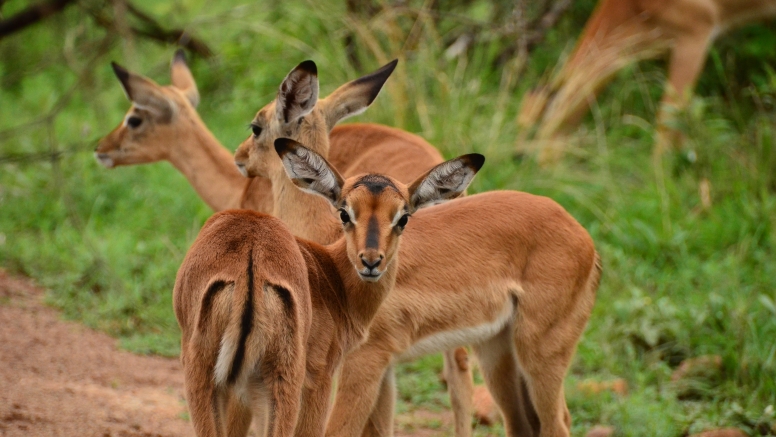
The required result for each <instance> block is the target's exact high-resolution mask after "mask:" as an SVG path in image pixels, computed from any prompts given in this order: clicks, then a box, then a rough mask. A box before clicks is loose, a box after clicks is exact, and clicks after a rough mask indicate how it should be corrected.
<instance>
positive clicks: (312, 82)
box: [276, 71, 318, 123]
mask: <svg viewBox="0 0 776 437" xmlns="http://www.w3.org/2000/svg"><path fill="white" fill-rule="evenodd" d="M317 102H318V77H317V76H315V75H313V74H309V73H302V72H298V71H292V72H291V73H289V74H288V76H287V77H286V78H285V80H283V83H282V84H281V85H280V91H279V92H278V97H277V102H276V108H277V115H278V118H280V119H281V120H283V121H284V122H286V123H291V122H292V121H295V120H297V119H299V118H300V117H304V116H305V115H307V114H309V113H310V112H311V111H312V110H313V108H315V104H316V103H317Z"/></svg>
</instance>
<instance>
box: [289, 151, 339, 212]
mask: <svg viewBox="0 0 776 437" xmlns="http://www.w3.org/2000/svg"><path fill="white" fill-rule="evenodd" d="M275 151H276V152H277V153H278V155H279V156H280V160H281V161H282V162H283V167H284V168H285V169H286V174H288V177H289V178H291V181H293V182H294V185H296V186H297V187H299V188H300V189H301V190H302V191H306V192H308V193H313V194H317V195H319V196H323V197H325V198H326V199H327V200H328V201H329V202H330V203H331V204H332V205H335V206H336V205H337V202H338V201H339V200H340V194H341V193H342V185H343V184H344V180H343V179H342V176H340V174H339V173H338V172H337V170H335V169H334V168H333V167H332V166H331V164H329V163H328V162H327V161H326V159H324V157H323V156H321V155H319V154H317V153H315V152H313V151H312V150H310V149H308V148H307V147H304V146H302V145H301V144H299V143H297V142H296V141H294V140H291V139H288V138H278V139H276V140H275Z"/></svg>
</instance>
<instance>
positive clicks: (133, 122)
mask: <svg viewBox="0 0 776 437" xmlns="http://www.w3.org/2000/svg"><path fill="white" fill-rule="evenodd" d="M142 123H143V119H142V118H140V117H135V116H134V115H133V116H131V117H129V118H128V119H127V126H129V127H131V128H132V129H136V128H137V127H138V126H140V125H141V124H142Z"/></svg>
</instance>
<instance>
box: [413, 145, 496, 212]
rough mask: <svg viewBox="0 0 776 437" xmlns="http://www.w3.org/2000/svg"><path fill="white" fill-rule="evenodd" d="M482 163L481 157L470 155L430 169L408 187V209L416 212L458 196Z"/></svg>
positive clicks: (483, 160)
mask: <svg viewBox="0 0 776 437" xmlns="http://www.w3.org/2000/svg"><path fill="white" fill-rule="evenodd" d="M484 163H485V157H484V156H483V155H480V154H479V153H470V154H468V155H463V156H459V157H458V158H455V159H451V160H449V161H446V162H443V163H441V164H439V165H437V166H436V167H434V168H432V169H431V170H429V171H428V172H427V173H426V174H425V175H423V176H421V177H419V178H418V179H416V180H415V182H413V183H412V184H411V185H410V187H409V192H410V208H411V209H412V211H416V210H418V209H420V208H425V207H427V206H431V205H436V204H438V203H442V202H446V201H448V200H451V199H455V198H456V197H458V196H460V195H461V194H463V192H464V191H466V187H468V186H469V184H470V183H471V181H472V179H474V175H476V174H477V172H478V171H479V170H480V169H481V168H482V165H483V164H484Z"/></svg>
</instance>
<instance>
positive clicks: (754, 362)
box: [0, 0, 776, 436]
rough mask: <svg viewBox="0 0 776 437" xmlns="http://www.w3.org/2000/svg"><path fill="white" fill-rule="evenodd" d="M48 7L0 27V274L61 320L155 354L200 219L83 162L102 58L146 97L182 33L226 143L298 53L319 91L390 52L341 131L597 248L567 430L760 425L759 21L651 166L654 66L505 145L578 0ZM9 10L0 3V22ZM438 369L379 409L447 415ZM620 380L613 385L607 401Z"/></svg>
mask: <svg viewBox="0 0 776 437" xmlns="http://www.w3.org/2000/svg"><path fill="white" fill-rule="evenodd" d="M52 3H64V5H63V6H62V10H61V11H59V12H56V13H54V14H53V15H51V16H49V17H47V18H44V19H43V20H41V22H40V23H37V24H34V25H31V26H29V27H27V28H24V29H22V30H20V31H17V32H14V33H10V34H7V35H6V34H4V35H3V36H2V37H0V266H2V267H3V268H5V269H7V270H9V271H11V272H14V273H18V274H23V275H28V276H31V277H33V278H35V279H36V280H37V281H39V282H40V283H41V284H43V285H44V286H46V287H47V288H48V289H49V290H50V291H49V294H48V297H49V300H50V302H51V303H52V304H53V305H55V306H57V307H59V308H61V309H62V310H63V311H64V314H65V315H66V316H67V317H70V318H74V319H77V320H80V321H82V322H84V323H86V324H87V325H89V326H92V327H95V328H98V329H100V330H103V331H106V332H108V333H110V334H112V335H114V336H116V337H117V338H118V339H120V344H121V345H122V347H125V348H127V349H129V350H132V351H136V352H139V353H156V354H165V355H174V354H177V352H178V341H179V337H178V335H179V334H178V332H177V324H176V322H175V318H174V316H173V313H172V306H171V290H172V284H173V282H174V278H175V272H176V270H177V267H178V265H179V264H180V262H181V260H182V258H183V255H184V254H185V252H186V250H187V248H188V246H189V244H190V243H191V242H192V241H193V239H194V237H195V236H196V234H197V232H198V230H199V228H200V226H201V225H202V223H203V222H204V220H205V219H206V218H207V217H208V216H209V215H210V214H211V211H210V210H209V209H208V208H207V206H206V205H205V204H204V203H203V202H202V201H200V200H199V199H198V198H197V196H196V194H195V193H194V191H193V190H192V189H191V188H190V187H189V186H188V184H187V182H186V180H185V179H184V178H183V177H182V176H181V175H180V174H179V173H177V172H176V171H175V170H174V168H173V167H172V166H170V165H169V164H167V163H159V164H153V165H146V166H136V167H122V168H118V169H114V170H106V169H104V168H102V167H101V166H99V165H98V164H97V163H96V162H95V161H94V159H93V157H92V150H93V149H94V147H95V145H96V142H97V140H98V139H99V138H100V137H101V136H103V135H105V134H107V133H108V132H109V131H110V130H112V129H113V128H114V127H115V126H116V125H118V124H119V123H120V122H121V121H122V117H123V115H124V112H125V111H126V110H127V109H128V107H129V104H128V102H127V101H126V99H125V97H124V95H123V93H122V91H121V89H120V87H119V83H118V81H117V80H116V79H115V77H114V76H113V73H112V71H111V69H110V65H109V61H111V60H115V61H118V62H119V63H121V64H123V65H126V66H128V67H129V68H130V69H131V70H133V71H136V72H139V73H142V74H145V75H147V76H149V77H151V78H153V79H154V80H156V81H158V82H159V83H162V84H168V83H169V70H168V66H169V61H170V58H171V56H172V53H173V50H174V45H175V44H176V41H177V42H179V43H181V44H184V45H185V46H186V47H187V48H188V49H189V52H190V53H189V59H190V62H189V63H190V65H191V67H192V70H193V72H194V76H195V78H196V79H197V82H198V86H199V89H200V94H201V96H202V99H201V104H200V106H199V111H200V114H201V115H202V118H203V120H204V121H205V123H206V124H207V125H208V126H209V127H210V129H211V130H212V131H213V133H214V134H215V136H216V137H217V138H218V139H219V140H220V141H221V142H222V143H223V144H224V145H225V147H227V148H229V149H230V150H234V148H235V147H236V146H237V144H238V143H239V142H240V141H241V140H242V139H244V137H245V136H246V135H248V133H249V132H248V129H247V126H248V123H249V122H250V120H251V118H252V117H253V115H254V114H255V111H256V110H257V109H258V108H260V107H261V106H263V105H264V104H265V103H267V102H269V101H270V100H271V99H272V98H274V95H275V93H276V90H277V87H278V85H279V84H280V81H281V80H282V78H283V77H284V76H285V74H286V73H287V72H288V71H289V70H290V69H291V68H292V67H293V66H295V65H296V64H297V63H298V62H300V61H302V60H304V59H313V60H314V61H315V62H316V63H317V64H318V68H319V72H320V74H319V77H320V80H321V87H322V95H325V94H326V93H328V92H330V91H332V90H333V89H334V88H335V87H336V86H338V85H340V84H342V83H344V82H345V81H348V80H352V79H354V78H356V77H358V76H359V75H362V74H365V73H367V72H369V71H371V70H373V69H375V68H377V67H379V66H380V65H382V64H384V63H386V62H387V61H389V60H391V59H393V58H399V59H400V63H399V67H398V69H397V70H396V72H395V73H394V74H393V76H392V77H391V78H390V79H389V81H388V84H387V86H386V88H385V89H384V91H383V92H382V93H381V95H380V97H379V98H378V99H377V101H376V102H375V104H374V105H373V107H372V108H370V109H369V110H368V111H367V112H366V113H365V114H363V115H360V116H359V117H357V118H355V119H353V121H372V122H378V123H384V124H387V125H391V126H396V127H400V128H403V129H406V130H408V131H411V132H415V133H418V134H420V135H422V136H423V137H425V138H426V139H428V140H429V141H430V142H431V143H432V144H434V145H436V146H437V147H438V148H439V149H440V150H441V151H442V152H443V154H444V155H445V156H447V157H451V156H454V155H456V154H460V153H465V152H470V151H476V152H480V153H484V154H485V155H486V156H487V157H488V161H487V164H486V166H485V168H484V169H483V171H482V172H481V173H480V175H479V176H478V177H477V178H476V180H475V184H474V190H475V191H485V190H492V189H517V190H523V191H529V192H532V193H536V194H542V195H547V196H550V197H552V198H554V199H556V200H557V201H558V202H560V203H561V204H562V205H563V206H564V207H566V208H567V209H568V210H569V211H570V212H571V213H572V214H573V215H574V216H575V217H576V218H577V219H578V220H579V221H580V222H581V223H582V224H583V225H584V226H585V227H586V228H587V229H588V230H589V231H590V233H591V234H592V235H593V237H594V239H595V241H596V242H597V246H598V249H599V251H600V252H601V254H602V257H603V260H604V265H605V268H604V276H603V281H602V284H601V288H600V289H599V294H598V300H597V303H596V307H595V310H594V314H593V316H592V318H591V320H590V323H589V325H588V329H587V331H586V334H585V336H584V338H583V340H582V342H581V344H580V346H579V350H578V353H577V357H576V359H575V362H574V365H573V367H572V369H571V373H570V375H569V378H568V380H567V390H566V392H567V398H568V402H569V407H570V409H571V413H572V417H573V418H574V425H573V426H574V429H573V431H574V433H575V434H582V433H584V432H585V431H586V430H587V429H589V428H590V427H592V426H593V425H595V424H608V425H612V426H614V427H615V429H616V432H617V435H623V436H625V435H627V436H631V435H632V436H643V435H661V436H662V435H665V436H680V435H686V434H687V433H691V432H697V431H699V430H703V429H706V428H711V427H716V426H737V427H740V428H742V429H745V430H746V431H747V432H749V433H751V434H752V435H768V434H771V435H772V434H776V428H774V413H773V404H774V403H775V402H776V262H774V247H776V233H775V232H774V227H775V226H776V193H775V192H776V146H775V145H774V135H776V117H774V96H775V95H776V67H775V66H776V27H775V26H774V23H770V24H767V23H766V24H758V25H750V26H747V27H744V28H740V29H738V30H736V31H734V32H731V33H728V34H725V35H723V36H722V37H721V38H720V39H719V40H718V41H717V43H716V44H715V45H714V48H713V49H712V51H711V53H710V56H709V58H708V62H707V64H706V67H705V71H704V73H703V75H702V77H701V79H700V83H699V85H698V87H697V93H696V97H695V98H694V99H693V101H692V104H691V106H690V108H689V109H688V110H687V111H686V114H684V115H683V118H682V119H681V123H680V126H679V127H680V129H681V130H682V131H683V132H684V133H685V135H686V136H687V139H688V140H687V141H686V142H685V147H684V148H683V149H682V150H678V151H675V152H672V153H669V154H667V155H666V156H665V157H664V158H663V159H662V161H660V162H658V163H653V161H652V160H651V157H650V155H651V148H652V142H653V136H654V134H655V131H654V127H653V123H652V122H653V120H654V118H655V111H656V107H657V103H658V99H659V97H660V95H661V92H662V85H663V81H664V78H665V72H664V68H663V67H664V62H663V61H660V60H658V61H654V62H642V63H639V64H637V65H634V66H632V67H630V68H627V69H626V70H625V71H623V72H621V73H620V74H619V75H618V76H617V78H616V79H615V81H614V82H613V83H612V84H611V85H610V86H609V87H608V88H607V90H606V91H605V92H604V93H603V94H602V95H601V96H600V98H599V99H598V101H597V102H596V103H595V104H594V107H593V110H592V111H591V114H590V115H588V117H587V119H586V122H585V124H584V125H583V127H582V128H581V129H580V130H579V131H578V132H576V133H575V134H574V135H573V136H572V137H571V138H569V143H568V145H567V151H566V154H565V155H564V157H563V158H562V159H561V160H560V161H559V162H557V163H555V164H553V165H552V166H545V167H542V166H539V165H538V163H537V160H536V158H535V156H533V155H532V154H531V153H516V151H518V150H524V147H523V145H521V144H517V138H518V136H519V132H518V130H517V127H516V123H515V116H516V114H517V109H518V107H519V103H520V100H521V98H522V95H523V94H524V93H525V92H526V91H527V90H529V89H530V88H531V87H532V86H534V85H535V84H537V83H538V81H539V79H540V78H542V77H545V75H547V74H549V73H550V72H551V71H552V69H553V68H555V66H556V65H557V62H558V60H559V59H561V58H562V56H563V55H564V54H567V53H568V52H569V51H570V49H571V48H572V47H573V43H574V40H575V38H576V36H577V35H578V34H579V32H580V31H581V29H582V27H583V25H584V23H585V21H586V20H587V18H588V16H589V15H590V12H591V11H592V9H593V7H594V1H593V0H576V1H573V2H572V1H570V0H543V1H539V0H537V1H527V0H512V1H507V0H494V1H485V0H370V1H368V2H360V1H356V0H345V1H337V0H315V1H313V0H307V1H305V0H292V1H285V2H253V3H246V2H244V1H241V0H230V1H219V2H207V1H204V0H172V1H164V2H160V1H154V0H132V1H131V2H128V1H125V0H110V1H108V0H78V1H69V2H68V1H59V2H57V1H54V2H52ZM30 4H34V3H28V2H24V1H20V0H10V1H0V22H2V23H3V24H5V23H6V22H5V21H4V20H9V19H11V18H12V17H15V16H17V14H19V13H20V12H23V11H24V10H25V9H26V8H28V7H29V6H30ZM1 27H2V26H0V28H1ZM181 32H185V35H186V36H184V38H183V39H181V38H180V37H181ZM704 181H707V182H708V185H706V186H707V187H708V188H710V189H709V195H708V199H707V200H709V202H707V204H704V202H702V199H701V194H700V192H701V191H702V190H700V187H701V186H703V185H704V184H705V183H706V182H704ZM463 256H465V255H463ZM3 323H13V321H3ZM703 356H712V357H713V359H711V360H707V361H708V362H706V366H705V367H706V368H705V369H704V371H703V372H700V374H699V375H695V376H690V377H688V378H687V379H685V380H683V381H673V380H672V378H671V376H672V374H674V372H676V369H677V368H678V366H680V363H682V362H683V361H685V360H687V359H692V358H697V357H703ZM702 362H704V361H702ZM708 363H711V364H708ZM440 370H441V360H440V358H439V357H438V356H434V357H427V358H425V359H422V360H419V361H417V362H415V363H408V364H406V365H403V366H402V367H401V368H400V377H399V393H400V399H401V402H400V405H399V406H398V411H399V412H400V413H402V414H410V413H412V412H414V411H418V410H423V411H426V410H428V411H431V412H439V411H443V410H446V409H447V408H449V405H448V403H447V402H448V401H447V399H446V395H445V394H444V392H443V390H442V387H441V386H440V384H439V382H438V381H437V377H436V374H437V373H438V372H439V371H440ZM620 379H622V381H624V382H625V384H626V385H627V388H628V389H627V393H626V392H622V391H620V392H619V393H617V391H616V390H615V391H612V390H608V389H605V387H607V386H608V385H611V384H610V383H611V382H612V381H618V380H620ZM591 387H592V388H591ZM600 387H604V388H603V389H600ZM401 417H403V416H400V419H399V426H400V428H402V429H404V430H405V431H407V432H411V431H412V430H413V429H415V428H417V427H426V428H432V429H433V428H438V432H439V433H441V434H445V435H447V434H450V435H451V434H452V429H447V428H446V427H441V425H440V423H439V422H438V421H437V419H435V418H434V416H433V415H432V416H431V417H432V418H431V419H428V420H426V422H422V423H417V422H413V421H406V420H404V421H403V420H402V419H401ZM477 433H478V435H483V434H496V435H498V434H500V433H503V431H502V430H500V429H499V428H491V429H488V428H483V427H479V428H477Z"/></svg>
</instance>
